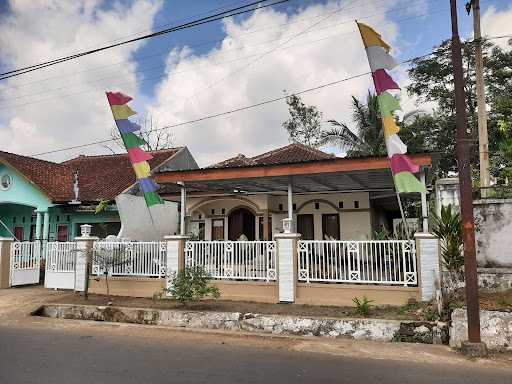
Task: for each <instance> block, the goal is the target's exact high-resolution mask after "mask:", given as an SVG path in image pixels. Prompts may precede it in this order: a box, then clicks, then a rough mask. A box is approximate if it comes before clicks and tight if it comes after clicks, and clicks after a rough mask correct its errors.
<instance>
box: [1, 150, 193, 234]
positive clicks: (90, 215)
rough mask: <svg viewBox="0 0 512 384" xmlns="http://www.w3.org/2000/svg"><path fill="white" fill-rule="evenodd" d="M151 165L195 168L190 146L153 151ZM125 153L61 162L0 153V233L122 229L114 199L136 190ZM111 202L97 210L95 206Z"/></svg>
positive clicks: (97, 231) (100, 232) (61, 232)
mask: <svg viewBox="0 0 512 384" xmlns="http://www.w3.org/2000/svg"><path fill="white" fill-rule="evenodd" d="M150 153H151V154H152V156H153V159H152V160H150V165H151V168H152V169H155V168H161V169H165V170H173V169H189V168H196V167H197V164H196V163H195V160H194V159H193V157H192V156H191V155H190V152H189V151H188V149H187V148H186V147H181V148H170V149H165V150H159V151H152V152H150ZM135 182H136V180H135V175H134V174H133V171H132V168H131V164H130V161H129V159H128V156H127V155H126V154H118V155H100V156H79V157H77V158H74V159H71V160H68V161H65V162H63V163H53V162H49V161H44V160H40V159H36V158H32V157H27V156H21V155H16V154H12V153H8V152H2V151H0V220H1V222H0V236H2V237H12V236H15V237H16V238H17V239H18V240H20V241H29V240H32V241H34V240H43V241H68V240H72V239H74V238H75V237H76V236H78V235H79V234H80V225H82V224H91V225H92V234H93V235H94V236H99V237H100V238H103V237H106V236H107V235H117V233H118V232H119V230H120V228H121V222H120V219H119V214H118V211H117V208H116V205H115V198H116V196H118V195H119V194H121V193H130V192H131V191H133V190H136V188H133V187H134V185H135ZM100 202H108V205H107V208H106V209H104V210H103V211H102V212H101V213H98V214H96V213H95V209H96V206H97V205H98V204H99V203H100Z"/></svg>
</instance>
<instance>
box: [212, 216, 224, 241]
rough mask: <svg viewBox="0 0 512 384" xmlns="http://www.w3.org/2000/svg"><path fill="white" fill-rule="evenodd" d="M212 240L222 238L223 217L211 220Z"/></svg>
mask: <svg viewBox="0 0 512 384" xmlns="http://www.w3.org/2000/svg"><path fill="white" fill-rule="evenodd" d="M212 240H224V219H213V220H212Z"/></svg>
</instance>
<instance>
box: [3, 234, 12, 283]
mask: <svg viewBox="0 0 512 384" xmlns="http://www.w3.org/2000/svg"><path fill="white" fill-rule="evenodd" d="M13 241H14V239H13V238H6V237H0V288H9V286H10V282H9V280H10V275H11V245H12V242H13Z"/></svg>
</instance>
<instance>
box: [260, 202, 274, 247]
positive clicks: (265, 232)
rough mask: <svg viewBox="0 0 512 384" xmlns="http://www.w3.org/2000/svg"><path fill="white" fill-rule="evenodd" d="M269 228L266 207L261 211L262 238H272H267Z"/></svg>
mask: <svg viewBox="0 0 512 384" xmlns="http://www.w3.org/2000/svg"><path fill="white" fill-rule="evenodd" d="M268 234H269V230H268V209H265V210H264V211H263V237H262V238H263V240H265V241H267V240H272V239H269V235H268ZM260 237H261V234H260Z"/></svg>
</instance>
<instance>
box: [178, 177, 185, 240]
mask: <svg viewBox="0 0 512 384" xmlns="http://www.w3.org/2000/svg"><path fill="white" fill-rule="evenodd" d="M178 184H180V185H181V209H180V235H181V236H185V215H186V213H187V189H186V188H185V184H184V183H182V182H180V183H178Z"/></svg>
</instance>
